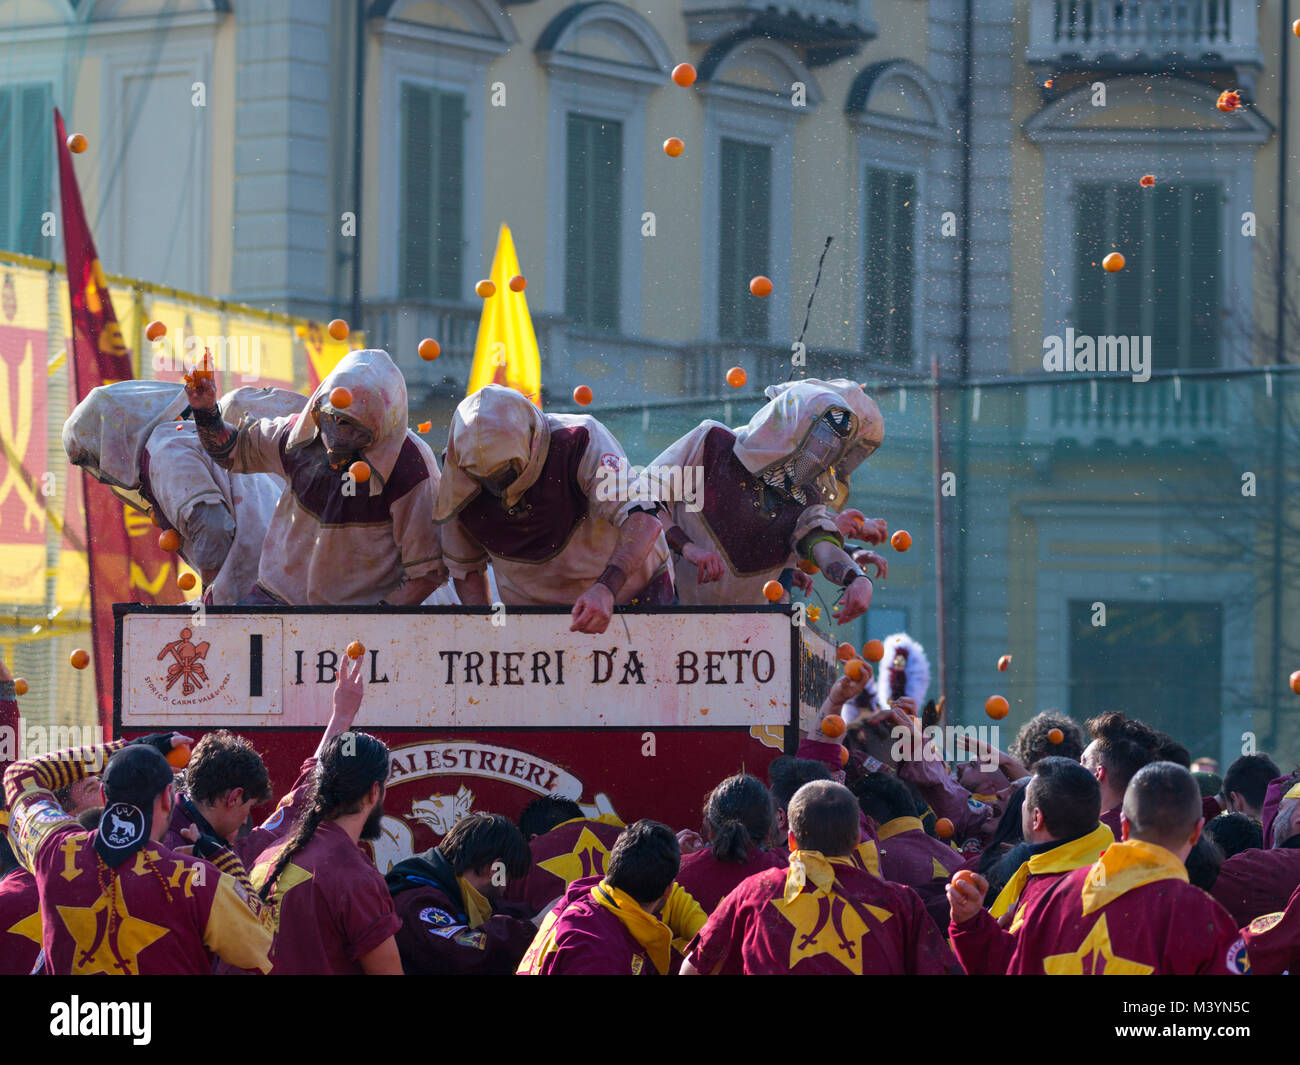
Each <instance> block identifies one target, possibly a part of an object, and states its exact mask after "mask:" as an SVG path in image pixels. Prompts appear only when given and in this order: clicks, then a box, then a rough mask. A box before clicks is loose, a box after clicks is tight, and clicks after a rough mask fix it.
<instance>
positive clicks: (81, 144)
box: [68, 133, 90, 155]
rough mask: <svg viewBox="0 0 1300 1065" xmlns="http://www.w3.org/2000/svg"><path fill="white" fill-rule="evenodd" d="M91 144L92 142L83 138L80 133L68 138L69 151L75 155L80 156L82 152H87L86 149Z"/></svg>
mask: <svg viewBox="0 0 1300 1065" xmlns="http://www.w3.org/2000/svg"><path fill="white" fill-rule="evenodd" d="M89 143H90V142H89V141H87V140H86V138H85V137H83V136H82V135H81V134H80V133H74V134H73V135H72V136H71V137H69V138H68V151H70V152H71V153H72V154H73V155H80V154H81V153H82V152H84V151H85V150H86V147H87V146H88V145H89Z"/></svg>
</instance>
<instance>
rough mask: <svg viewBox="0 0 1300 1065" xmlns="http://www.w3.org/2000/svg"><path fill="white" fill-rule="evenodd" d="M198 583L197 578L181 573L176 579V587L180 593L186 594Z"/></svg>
mask: <svg viewBox="0 0 1300 1065" xmlns="http://www.w3.org/2000/svg"><path fill="white" fill-rule="evenodd" d="M198 583H199V581H198V578H197V577H195V576H194V574H193V573H182V574H181V575H180V576H179V577H177V578H176V587H178V588H179V589H180V590H181V591H182V592H188V591H189V590H190V589H191V588H193V587H194V586H195V585H196V584H198Z"/></svg>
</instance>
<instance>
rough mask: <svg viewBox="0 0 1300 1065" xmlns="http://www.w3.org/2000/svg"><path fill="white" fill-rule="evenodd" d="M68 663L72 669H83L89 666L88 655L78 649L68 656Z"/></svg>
mask: <svg viewBox="0 0 1300 1065" xmlns="http://www.w3.org/2000/svg"><path fill="white" fill-rule="evenodd" d="M68 661H69V662H71V663H72V668H73V669H85V668H86V667H87V666H88V665H90V655H89V654H87V653H86V652H85V651H83V650H82V649H81V648H80V647H78V648H77V649H76V650H75V651H73V652H72V654H70V655H68Z"/></svg>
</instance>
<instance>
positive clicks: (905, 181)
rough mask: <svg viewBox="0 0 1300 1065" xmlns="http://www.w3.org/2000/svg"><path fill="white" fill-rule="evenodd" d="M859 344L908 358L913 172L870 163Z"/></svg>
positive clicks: (878, 353) (885, 356)
mask: <svg viewBox="0 0 1300 1065" xmlns="http://www.w3.org/2000/svg"><path fill="white" fill-rule="evenodd" d="M866 181H867V189H866V201H867V209H866V227H865V228H866V232H865V241H864V258H865V264H864V269H863V277H864V279H865V284H866V300H865V303H866V308H865V334H866V335H865V338H864V347H865V348H866V350H867V351H868V352H869V353H870V354H871V355H873V356H874V357H876V358H878V359H880V360H881V361H884V362H888V363H892V364H894V365H898V366H908V365H910V364H911V363H912V361H913V355H914V353H913V350H912V347H913V329H912V322H913V317H912V316H913V309H914V308H913V294H914V292H915V273H916V254H915V247H916V225H915V221H916V177H915V176H914V175H913V174H906V173H900V172H899V171H896V170H885V169H881V168H877V167H870V168H868V170H867V175H866Z"/></svg>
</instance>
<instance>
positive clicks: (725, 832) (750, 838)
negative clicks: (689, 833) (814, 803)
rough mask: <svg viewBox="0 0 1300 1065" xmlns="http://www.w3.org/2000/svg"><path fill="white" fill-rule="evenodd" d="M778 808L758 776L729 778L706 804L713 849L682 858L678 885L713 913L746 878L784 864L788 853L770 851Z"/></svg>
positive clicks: (705, 817)
mask: <svg viewBox="0 0 1300 1065" xmlns="http://www.w3.org/2000/svg"><path fill="white" fill-rule="evenodd" d="M774 820H775V810H774V807H773V803H772V793H771V792H770V791H768V790H767V788H766V787H765V786H764V784H763V782H762V781H761V780H759V779H758V778H757V777H751V776H748V775H746V774H743V773H738V774H736V775H735V776H731V777H727V779H726V780H724V781H723V782H722V783H721V784H719V785H718V786H717V787H716V788H714V789H713V791H711V792H710V793H709V798H708V800H707V801H706V802H705V804H704V829H705V835H706V836H707V837H708V845H707V846H704V847H701V848H700V849H699V850H697V851H694V852H692V853H690V854H687V855H684V856H683V857H682V867H681V870H680V871H679V872H678V874H677V882H678V883H679V884H681V886H682V887H683V888H684V889H685V890H686V891H689V892H690V893H691V895H692V896H693V897H694V899H695V901H696V902H698V903H699V904H700V905H701V906H702V907H703V908H704V912H705V913H712V912H713V911H714V909H716V908H717V905H718V903H719V902H721V901H722V900H723V899H724V898H726V897H727V895H729V894H730V893H731V891H732V889H733V888H735V887H736V885H738V884H739V883H740V882H741V881H742V880H744V879H745V878H746V877H750V876H753V875H754V874H755V873H761V872H762V871H763V870H764V869H771V868H774V867H777V866H782V865H785V855H784V854H783V853H782V852H780V851H778V850H773V849H770V848H769V847H768V837H769V836H770V835H771V834H772V824H773V821H774Z"/></svg>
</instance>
